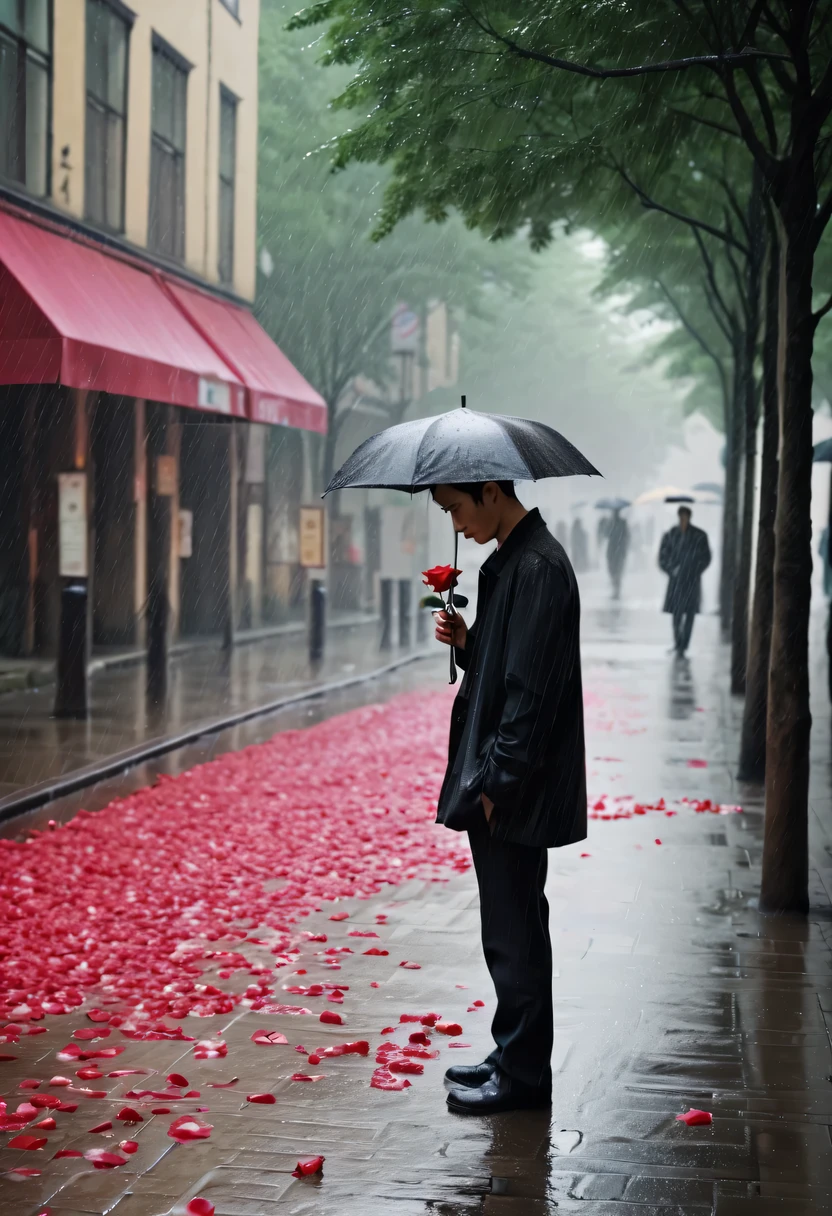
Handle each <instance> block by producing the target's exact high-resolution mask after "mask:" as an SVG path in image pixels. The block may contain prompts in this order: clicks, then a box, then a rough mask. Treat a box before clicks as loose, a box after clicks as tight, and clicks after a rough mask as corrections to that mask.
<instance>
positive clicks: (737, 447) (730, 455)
mask: <svg viewBox="0 0 832 1216" xmlns="http://www.w3.org/2000/svg"><path fill="white" fill-rule="evenodd" d="M733 363H734V367H733V382H732V385H731V403H730V407H729V409H728V411H727V417H726V419H725V499H724V502H723V505H722V564H721V567H720V572H719V618H720V625H721V628H722V636H723V637H724V638H727V637H730V633H731V615H732V607H733V589H734V577H735V571H736V568H737V537H738V533H739V503H740V473H741V470H742V418H743V414H742V397H741V385H740V368H739V365H738V361H737V359H736V358H735V359H734V361H733Z"/></svg>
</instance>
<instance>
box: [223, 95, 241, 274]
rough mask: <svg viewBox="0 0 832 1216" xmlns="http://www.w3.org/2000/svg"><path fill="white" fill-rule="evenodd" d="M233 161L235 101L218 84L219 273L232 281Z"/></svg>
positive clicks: (235, 145)
mask: <svg viewBox="0 0 832 1216" xmlns="http://www.w3.org/2000/svg"><path fill="white" fill-rule="evenodd" d="M236 162H237V98H236V97H235V96H234V94H233V93H229V91H228V89H226V88H224V87H223V86H222V85H220V208H219V274H220V282H221V283H231V282H233V280H234V176H235V172H234V171H235V167H236Z"/></svg>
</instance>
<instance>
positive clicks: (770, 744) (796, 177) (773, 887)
mask: <svg viewBox="0 0 832 1216" xmlns="http://www.w3.org/2000/svg"><path fill="white" fill-rule="evenodd" d="M793 136H794V137H795V142H796V147H795V150H794V151H793V153H792V156H791V157H790V158H789V159H790V162H791V163H790V165H789V170H790V172H789V174H788V185H787V186H786V188H785V190H784V193H783V197H782V198H781V199H779V200H777V201H778V208H779V214H780V218H781V222H782V231H781V242H782V248H781V290H780V349H779V354H780V359H781V360H782V362H781V366H780V377H779V379H780V444H781V446H780V473H779V479H778V487H777V515H776V521H775V546H776V547H775V559H774V618H773V625H772V634H771V666H770V669H769V685H768V723H767V733H766V819H765V839H764V843H763V877H762V885H761V889H760V908H761V910H762V911H765V912H802V913H805V912H807V911H808V908H809V890H808V885H809V842H808V803H809V738H810V733H811V728H812V716H811V713H810V710H809V606H810V599H811V576H812V547H811V514H810V511H811V498H812V348H813V342H814V318H813V316H812V270H813V263H814V252H815V246H814V223H815V217H816V213H817V187H816V183H815V175H814V164H813V152H814V142H815V140H814V137H813V135H812V133H811V132H810V131H808V130H806V129H805V128H804V129H803V130H801V128H800V125H799V124H798V125H797V127H796V128H795V127H794V126H793Z"/></svg>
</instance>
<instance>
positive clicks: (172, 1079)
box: [166, 1072, 190, 1089]
mask: <svg viewBox="0 0 832 1216" xmlns="http://www.w3.org/2000/svg"><path fill="white" fill-rule="evenodd" d="M166 1080H167V1083H168V1085H178V1086H179V1088H180V1089H187V1088H188V1086H189V1084H190V1082H189V1081H188V1078H187V1077H183V1076H182V1073H181V1072H172V1073H171V1074H170V1076H169V1077H167V1078H166Z"/></svg>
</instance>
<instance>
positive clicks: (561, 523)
mask: <svg viewBox="0 0 832 1216" xmlns="http://www.w3.org/2000/svg"><path fill="white" fill-rule="evenodd" d="M555 540H556V541H558V542H559V543H560V544H561V545H563V547H564V549H565V550H566V552H567V553H568V552H569V529H568V528H567V526H566V520H564V519H559V520H558V522H557V523H556V524H555Z"/></svg>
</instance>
